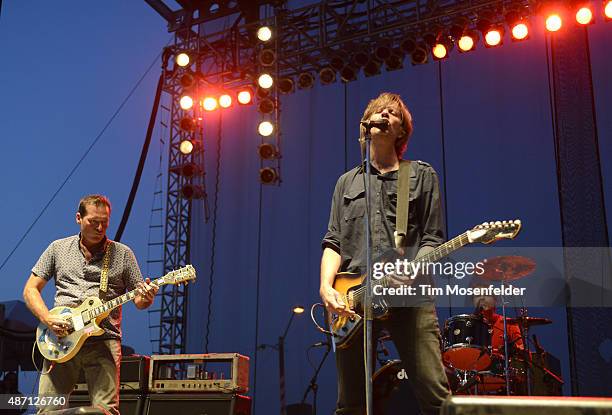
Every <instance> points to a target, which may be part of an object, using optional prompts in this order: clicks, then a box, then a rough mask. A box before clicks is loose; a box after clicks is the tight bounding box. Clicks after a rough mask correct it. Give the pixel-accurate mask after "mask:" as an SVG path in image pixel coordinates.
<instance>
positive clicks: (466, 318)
mask: <svg viewBox="0 0 612 415" xmlns="http://www.w3.org/2000/svg"><path fill="white" fill-rule="evenodd" d="M442 356H443V358H444V361H445V363H446V364H448V365H451V366H452V367H454V368H456V369H460V370H474V371H481V370H485V369H487V368H488V367H489V366H490V365H491V328H490V326H489V325H488V324H487V323H485V322H484V321H483V319H482V317H480V316H475V315H473V314H460V315H457V316H453V317H451V318H449V319H448V320H446V322H445V323H444V352H443V353H442Z"/></svg>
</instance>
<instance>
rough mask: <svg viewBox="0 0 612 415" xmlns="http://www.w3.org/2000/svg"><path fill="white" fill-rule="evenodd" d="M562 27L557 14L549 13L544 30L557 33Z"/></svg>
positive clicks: (561, 21) (559, 16)
mask: <svg viewBox="0 0 612 415" xmlns="http://www.w3.org/2000/svg"><path fill="white" fill-rule="evenodd" d="M562 26H563V19H561V15H560V14H559V13H551V14H549V15H548V16H547V17H546V30H548V31H549V32H557V31H559V30H560V29H561V27H562Z"/></svg>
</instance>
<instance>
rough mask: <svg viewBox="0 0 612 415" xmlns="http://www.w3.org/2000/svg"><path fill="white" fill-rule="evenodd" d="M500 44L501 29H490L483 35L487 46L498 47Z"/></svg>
mask: <svg viewBox="0 0 612 415" xmlns="http://www.w3.org/2000/svg"><path fill="white" fill-rule="evenodd" d="M501 42H502V32H501V29H491V30H489V31H488V32H487V33H486V34H485V43H486V44H487V46H490V47H493V46H499V45H501Z"/></svg>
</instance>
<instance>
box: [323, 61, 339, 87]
mask: <svg viewBox="0 0 612 415" xmlns="http://www.w3.org/2000/svg"><path fill="white" fill-rule="evenodd" d="M319 80H320V81H321V85H329V84H333V83H334V82H336V71H334V70H333V69H332V68H330V67H329V66H326V67H325V68H323V69H321V70H320V71H319Z"/></svg>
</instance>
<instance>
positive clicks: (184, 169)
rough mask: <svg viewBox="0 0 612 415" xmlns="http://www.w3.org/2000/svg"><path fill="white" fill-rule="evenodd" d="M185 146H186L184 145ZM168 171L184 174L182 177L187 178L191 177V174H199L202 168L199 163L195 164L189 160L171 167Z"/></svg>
mask: <svg viewBox="0 0 612 415" xmlns="http://www.w3.org/2000/svg"><path fill="white" fill-rule="evenodd" d="M181 144H182V143H181ZM186 147H188V146H187V145H186ZM194 147H195V146H194ZM187 149H188V148H186V150H187ZM192 150H193V148H192ZM183 154H185V153H183ZM170 171H171V172H172V173H174V174H178V175H180V176H184V177H187V178H192V177H193V176H196V175H201V174H202V173H203V171H204V170H203V169H202V167H201V166H199V165H197V164H195V163H194V162H192V161H190V162H188V163H185V164H182V165H180V166H174V167H171V168H170Z"/></svg>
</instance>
